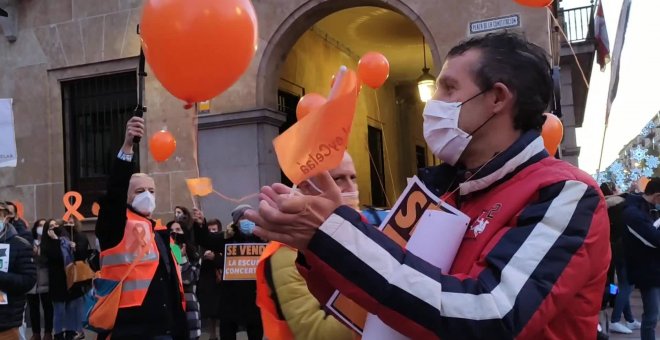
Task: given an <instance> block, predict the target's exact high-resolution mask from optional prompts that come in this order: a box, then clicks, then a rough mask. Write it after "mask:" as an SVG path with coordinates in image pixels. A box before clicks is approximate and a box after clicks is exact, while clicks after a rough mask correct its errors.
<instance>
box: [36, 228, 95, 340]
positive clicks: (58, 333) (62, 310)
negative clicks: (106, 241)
mask: <svg viewBox="0 0 660 340" xmlns="http://www.w3.org/2000/svg"><path fill="white" fill-rule="evenodd" d="M76 224H77V221H75V220H73V219H69V220H68V221H67V222H59V223H58V222H57V221H55V220H48V221H46V224H45V228H46V230H47V232H46V237H43V238H42V243H41V246H42V249H41V252H42V254H44V255H45V256H46V258H47V259H48V289H49V292H50V297H51V299H52V301H53V312H54V313H53V328H54V332H55V339H56V340H79V339H84V338H85V335H84V333H83V332H82V317H83V295H85V292H86V291H87V289H88V288H89V287H88V284H86V283H85V284H77V283H76V284H74V285H72V286H71V288H68V287H67V279H66V271H65V268H66V266H67V265H69V264H71V263H73V262H74V261H84V260H86V259H87V253H88V251H87V249H88V247H89V242H88V241H87V238H86V237H85V235H83V234H82V233H80V232H79V231H78V230H79V229H78V227H77V226H76Z"/></svg>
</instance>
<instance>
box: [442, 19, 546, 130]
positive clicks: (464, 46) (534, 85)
mask: <svg viewBox="0 0 660 340" xmlns="http://www.w3.org/2000/svg"><path fill="white" fill-rule="evenodd" d="M471 49H477V50H479V51H481V53H482V55H481V62H480V64H479V65H478V66H477V67H476V68H475V70H474V76H475V82H476V83H477V85H478V86H479V87H480V88H481V89H482V90H486V89H488V88H489V87H491V86H493V85H494V84H495V83H497V82H500V83H503V84H504V85H506V86H507V87H508V88H509V90H511V92H513V94H514V96H515V109H516V110H517V111H516V113H515V115H514V127H515V128H516V129H518V130H522V131H527V130H541V127H542V126H543V123H544V122H545V117H544V116H543V112H545V110H546V109H547V108H548V104H549V103H550V100H551V99H552V89H553V83H552V74H551V68H550V64H549V63H548V54H547V53H546V52H545V50H543V49H542V48H541V47H539V46H537V45H535V44H532V43H530V42H528V41H527V40H525V39H524V38H523V37H522V36H520V35H518V34H514V33H508V32H504V33H491V34H487V35H484V36H479V37H475V38H472V39H469V40H466V41H464V42H461V43H460V44H458V45H457V46H455V47H453V48H452V49H451V50H450V51H449V53H448V54H447V58H451V57H455V56H458V55H462V54H463V53H465V52H467V51H468V50H471Z"/></svg>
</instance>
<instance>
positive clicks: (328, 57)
mask: <svg viewBox="0 0 660 340" xmlns="http://www.w3.org/2000/svg"><path fill="white" fill-rule="evenodd" d="M311 3H312V4H310V2H308V3H306V4H305V5H303V6H301V7H299V8H298V9H297V10H296V11H295V12H294V13H293V14H292V15H290V16H289V17H288V18H287V19H286V20H285V21H284V22H283V23H282V24H281V25H280V26H279V27H278V29H277V30H276V31H275V32H274V34H273V36H272V37H271V38H270V39H269V43H268V45H266V48H265V50H264V55H263V57H262V61H261V63H260V65H259V71H258V72H259V73H258V78H257V79H258V84H257V87H258V88H257V105H260V106H262V107H267V108H276V107H277V108H278V110H279V111H281V112H286V113H287V116H288V118H287V122H286V123H285V124H284V126H283V129H282V131H283V130H284V129H286V128H288V126H290V125H291V124H293V123H294V122H295V106H296V104H297V99H299V98H300V97H301V96H303V95H305V94H306V93H310V92H317V93H320V94H322V95H326V94H327V92H328V91H329V87H330V79H331V76H332V74H334V72H336V70H337V68H338V67H339V66H341V65H346V66H348V67H349V68H352V69H356V68H357V62H358V60H359V58H360V56H361V55H362V54H364V53H366V52H368V51H378V52H381V53H383V54H384V55H385V56H386V57H387V58H388V59H389V61H390V66H391V69H390V78H389V79H388V82H387V83H386V84H385V85H384V86H383V87H382V88H380V89H378V90H377V91H375V90H372V89H369V88H365V89H363V91H362V93H361V94H360V99H359V101H358V108H357V110H356V118H355V121H354V124H353V130H352V132H351V140H350V142H349V152H350V153H351V154H352V155H353V159H354V161H355V163H356V169H357V175H358V184H359V187H360V199H361V202H363V203H364V204H367V205H374V206H379V207H387V206H391V205H392V204H393V202H394V201H395V199H396V197H397V196H398V194H399V193H400V192H401V190H402V189H403V187H405V185H406V177H411V176H412V175H414V174H415V172H416V169H417V167H420V166H427V165H430V164H432V163H433V157H432V155H431V154H430V152H428V148H427V147H426V144H425V142H424V139H423V136H422V119H421V111H422V108H423V103H422V102H421V100H420V99H419V95H418V92H417V85H416V84H417V78H418V77H420V75H421V74H422V68H423V67H425V66H424V65H425V64H424V62H423V60H424V58H425V57H426V58H427V59H428V66H429V67H432V65H433V64H434V63H433V60H435V61H439V60H440V59H439V58H438V57H437V48H436V47H435V41H434V40H433V39H431V38H430V33H429V32H428V30H427V29H426V26H425V25H424V24H423V23H422V22H421V20H420V19H419V17H418V16H417V15H416V14H415V13H414V12H413V11H412V10H410V9H409V8H408V7H407V6H406V5H405V4H404V3H403V2H401V1H392V2H389V3H385V2H383V1H351V2H350V3H349V2H348V1H333V2H331V3H327V2H324V3H320V4H318V3H315V2H311ZM365 5H369V6H365ZM424 38H426V39H424ZM424 40H426V42H427V43H428V44H424ZM435 64H436V65H439V64H440V63H439V62H436V63H435ZM283 181H285V182H286V178H285V177H284V176H283Z"/></svg>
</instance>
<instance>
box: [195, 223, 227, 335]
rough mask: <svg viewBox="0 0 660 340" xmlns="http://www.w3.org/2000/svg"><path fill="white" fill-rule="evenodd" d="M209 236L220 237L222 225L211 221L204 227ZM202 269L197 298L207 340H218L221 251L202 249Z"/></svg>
mask: <svg viewBox="0 0 660 340" xmlns="http://www.w3.org/2000/svg"><path fill="white" fill-rule="evenodd" d="M205 228H206V229H207V231H208V233H209V234H210V235H214V236H216V235H220V234H221V232H222V223H220V221H219V220H217V219H212V220H210V221H208V222H207V223H206V227H205ZM201 253H202V254H204V255H203V256H202V267H201V270H200V273H199V284H198V289H197V296H198V297H199V303H200V311H201V314H202V318H203V319H206V320H207V321H206V322H207V326H208V330H207V333H208V334H209V340H218V316H219V314H218V312H219V309H220V297H219V294H220V286H219V284H220V282H221V281H222V266H223V258H222V252H221V251H214V250H210V249H206V248H204V247H202V251H201Z"/></svg>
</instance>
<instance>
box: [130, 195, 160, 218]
mask: <svg viewBox="0 0 660 340" xmlns="http://www.w3.org/2000/svg"><path fill="white" fill-rule="evenodd" d="M131 206H132V207H133V209H135V210H137V211H138V212H140V213H141V214H143V215H147V216H148V215H151V213H152V212H154V210H155V209H156V197H155V196H154V194H152V193H150V192H149V191H145V192H142V193H140V194H138V195H137V196H135V198H134V199H133V203H131Z"/></svg>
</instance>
